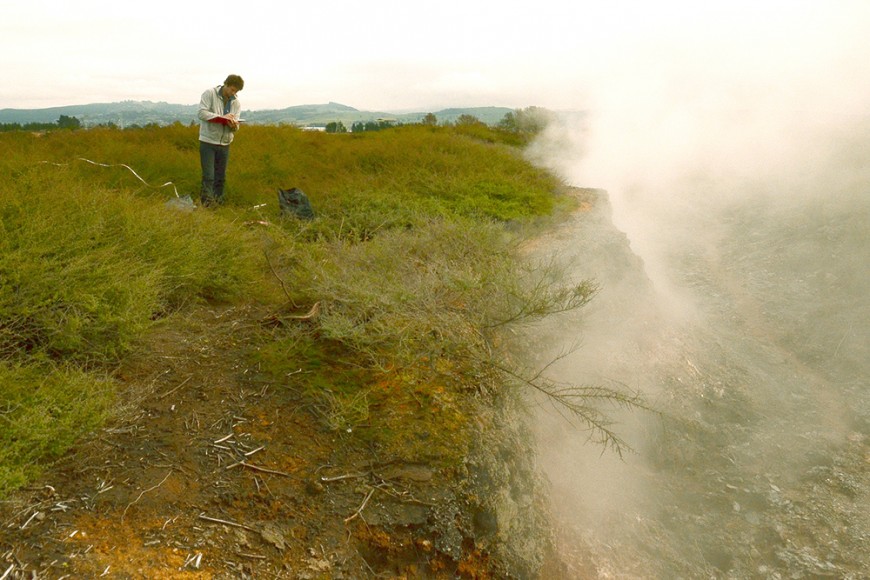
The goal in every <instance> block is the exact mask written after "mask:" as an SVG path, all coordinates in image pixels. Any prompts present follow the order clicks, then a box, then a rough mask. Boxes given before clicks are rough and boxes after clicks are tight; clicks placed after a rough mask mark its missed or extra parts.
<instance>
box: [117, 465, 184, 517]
mask: <svg viewBox="0 0 870 580" xmlns="http://www.w3.org/2000/svg"><path fill="white" fill-rule="evenodd" d="M170 475H172V470H171V469H170V470H169V473H167V474H166V476H165V477H164V478H163V479H162V480H160V483H158V484H157V485H155V486H152V487H149V488H148V489H143V490H142V492H141V493H140V494H139V497H137V498H136V499H135V500H133V501H132V502H130V503H128V504H127V507H125V508H124V513H122V514H121V521H122V522H123V521H124V516H126V515H127V510H128V509H130V506H131V505H133V504H135V503H136V502H138V501H139V500H140V499H142V496H143V495H145V494H146V493H148V492H149V491H154V490H155V489H157V488H158V487H160V486H161V485H163V483H164V482H165V481H166V480H167V479H169V476H170Z"/></svg>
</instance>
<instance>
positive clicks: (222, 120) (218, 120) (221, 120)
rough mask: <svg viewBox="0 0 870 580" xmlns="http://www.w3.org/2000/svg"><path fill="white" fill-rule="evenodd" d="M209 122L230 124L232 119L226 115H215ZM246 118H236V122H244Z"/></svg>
mask: <svg viewBox="0 0 870 580" xmlns="http://www.w3.org/2000/svg"><path fill="white" fill-rule="evenodd" d="M208 122H209V123H220V124H221V125H229V124H230V120H229V119H227V118H226V117H214V118H213V119H209V120H208ZM244 122H245V120H244V119H236V123H244Z"/></svg>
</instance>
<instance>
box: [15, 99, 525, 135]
mask: <svg viewBox="0 0 870 580" xmlns="http://www.w3.org/2000/svg"><path fill="white" fill-rule="evenodd" d="M197 107H198V105H177V104H172V103H164V102H157V103H154V102H151V101H121V102H119V103H93V104H88V105H68V106H64V107H50V108H47V109H0V123H19V124H22V125H24V124H27V123H54V122H56V121H57V120H58V119H59V118H60V116H61V115H66V116H67V117H75V118H77V119H78V120H79V121H81V123H82V125H83V126H85V127H90V126H93V125H100V124H109V123H113V124H115V125H117V126H119V127H129V126H131V125H148V124H151V123H156V124H158V125H169V124H172V123H176V122H179V123H182V124H185V125H188V124H190V123H196V122H198V121H197V118H196V112H197ZM511 111H513V109H510V108H507V107H470V108H452V109H443V110H441V111H421V112H414V113H390V112H386V111H361V110H359V109H355V108H353V107H349V106H347V105H342V104H340V103H327V104H321V105H296V106H293V107H287V108H284V109H265V110H256V111H252V110H244V109H243V110H242V116H243V117H244V118H245V120H246V121H247V122H249V123H254V124H264V125H273V124H280V123H285V124H288V125H299V126H324V125H326V124H327V123H330V122H333V121H341V122H342V123H344V125H345V126H347V127H348V128H350V126H351V125H352V124H353V123H356V122H363V123H365V122H367V121H378V120H380V119H393V120H395V121H397V122H400V123H417V122H419V121H421V120H422V119H423V117H424V116H426V115H427V114H428V113H433V114H434V115H435V117H436V118H437V120H438V122H439V123H445V122H454V121H456V119H457V118H459V116H460V115H472V116H474V117H476V118H478V119H480V120H481V121H483V122H484V123H486V124H488V125H495V124H497V123H498V122H499V121H500V120H501V119H502V118H504V116H505V114H506V113H508V112H511Z"/></svg>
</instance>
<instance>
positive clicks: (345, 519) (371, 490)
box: [344, 487, 376, 523]
mask: <svg viewBox="0 0 870 580" xmlns="http://www.w3.org/2000/svg"><path fill="white" fill-rule="evenodd" d="M375 489H376V488H374V487H373V488H371V489H370V490H369V493H368V495H366V498H365V499H364V500H363V502H362V505H361V506H359V509H358V510H356V512H355V513H354V514H353V515H352V516H349V517H346V518H344V523H348V522H349V521H351V520H352V519H354V518H355V517H357V516H358V515H360V514H361V513H362V511H363V510H364V509H365V508H366V504H368V503H369V500H370V499H371V498H372V495H373V494H374V493H375Z"/></svg>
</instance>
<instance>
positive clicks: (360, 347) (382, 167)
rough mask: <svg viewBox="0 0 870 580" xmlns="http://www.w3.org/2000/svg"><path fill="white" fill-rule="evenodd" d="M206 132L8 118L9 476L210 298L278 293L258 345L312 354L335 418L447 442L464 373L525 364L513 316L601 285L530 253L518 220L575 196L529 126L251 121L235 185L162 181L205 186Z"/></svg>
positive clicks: (85, 415)
mask: <svg viewBox="0 0 870 580" xmlns="http://www.w3.org/2000/svg"><path fill="white" fill-rule="evenodd" d="M196 131H197V129H196V128H195V127H184V126H181V125H175V126H170V127H163V128H157V127H152V128H145V129H137V130H127V131H120V130H117V129H109V128H101V129H93V130H88V131H72V132H70V131H64V132H52V133H48V134H45V135H43V136H38V135H31V134H28V133H21V132H17V133H16V132H12V133H4V134H2V135H0V142H2V147H3V150H4V151H5V154H4V156H3V158H2V159H0V387H2V388H0V423H2V429H0V449H2V450H3V451H2V456H0V457H2V461H0V466H2V467H0V495H2V494H3V493H7V492H8V491H9V490H11V489H14V488H15V487H17V486H20V485H21V484H22V483H24V482H26V481H27V479H28V478H29V477H32V476H33V475H34V474H36V473H38V470H39V468H40V466H41V465H45V464H46V462H50V461H51V460H52V459H53V458H55V457H57V456H58V455H59V454H60V453H62V452H63V451H64V450H65V449H66V448H67V447H68V445H70V444H71V442H73V441H74V440H75V439H76V437H78V436H80V435H81V434H82V433H84V432H87V431H88V430H91V429H93V428H94V427H95V426H97V425H99V424H100V422H101V421H102V420H103V419H104V418H105V417H107V416H108V415H110V414H111V410H112V408H113V396H114V392H115V391H114V388H113V384H114V381H115V380H116V379H115V377H114V376H113V372H114V369H116V368H117V367H118V365H119V363H120V362H121V361H123V360H124V358H125V357H126V356H128V355H129V354H130V353H131V352H133V351H135V349H136V348H137V344H138V342H139V340H140V339H141V338H142V337H143V336H145V335H146V334H147V333H148V331H149V329H150V328H152V326H153V325H154V324H156V323H158V322H161V321H162V322H163V323H166V322H167V321H169V322H171V320H172V317H173V316H175V315H176V313H180V312H183V311H184V310H185V309H188V308H191V307H193V306H195V305H197V304H202V303H217V302H223V303H252V302H253V303H257V304H259V305H262V306H263V307H264V308H266V309H268V310H270V311H271V312H272V314H271V316H269V317H268V321H267V322H264V324H266V323H268V324H269V325H271V326H270V328H271V330H270V331H269V332H268V333H265V334H264V336H265V337H266V338H264V339H263V340H262V341H261V343H260V344H258V346H257V348H255V349H252V352H251V353H250V357H251V358H252V359H255V360H256V361H257V363H258V368H259V369H260V370H261V372H262V373H263V375H264V376H272V377H276V378H279V379H280V378H281V377H286V376H287V374H288V373H290V372H293V371H294V370H295V369H296V368H298V367H299V365H300V361H304V362H303V363H302V364H304V366H305V368H306V370H307V371H308V372H310V373H311V377H310V380H307V381H306V385H307V386H306V387H305V389H306V392H305V393H303V395H304V396H305V397H307V399H308V400H309V401H310V403H311V407H312V408H313V409H315V410H316V411H317V412H318V413H319V415H320V416H321V417H322V419H323V423H324V425H325V426H326V427H327V428H331V429H342V430H354V429H356V428H358V427H367V428H366V429H360V430H359V436H360V437H368V438H370V440H371V442H372V444H373V445H377V446H379V447H380V448H382V449H384V450H386V451H388V452H390V453H392V454H394V455H397V456H403V455H407V456H412V455H413V456H414V457H416V458H419V457H421V454H422V455H423V456H425V457H427V458H429V459H430V460H432V461H436V462H437V461H450V460H451V459H455V458H457V457H458V455H457V454H458V453H461V452H462V449H463V444H461V443H458V442H461V441H462V437H461V433H462V429H463V426H464V425H466V424H467V423H468V422H469V420H470V417H469V416H468V415H467V410H466V409H465V408H464V407H463V405H462V397H465V396H468V394H469V389H470V390H471V391H472V392H477V393H478V394H479V393H486V392H491V391H492V390H493V389H497V388H499V387H501V386H504V385H506V384H510V383H518V382H522V381H517V380H516V376H514V375H513V374H512V371H510V369H513V368H515V367H513V366H512V365H511V363H510V361H509V360H507V358H506V357H507V353H506V350H505V349H503V348H501V346H502V345H503V343H501V342H500V338H499V337H500V336H501V335H502V333H503V331H504V329H505V328H506V327H509V326H510V325H512V324H516V323H518V322H522V321H524V320H529V319H532V318H535V317H540V316H544V315H546V314H547V313H548V312H551V311H553V310H561V309H566V308H575V307H578V306H580V305H582V304H584V303H585V302H586V301H587V300H589V299H590V298H591V296H592V294H593V293H594V290H595V289H594V285H592V284H590V283H582V284H580V285H578V286H575V287H568V288H565V287H562V286H560V285H559V284H558V283H557V281H553V280H551V279H549V278H546V274H545V273H541V272H540V271H535V270H534V269H531V268H527V265H524V264H523V263H522V262H520V261H519V260H518V258H517V253H516V251H515V250H516V244H517V243H518V242H519V241H520V240H521V233H520V232H522V231H524V229H523V227H519V226H529V225H530V224H532V223H534V222H535V220H537V219H541V218H544V217H545V216H550V215H552V214H553V213H554V211H556V210H557V209H558V208H560V207H567V206H568V204H569V203H570V202H569V201H568V199H567V198H565V197H562V196H560V195H559V194H558V193H557V192H558V191H559V189H560V187H561V184H560V183H559V181H558V180H557V179H555V178H554V177H553V176H552V175H550V174H548V173H546V172H544V171H543V170H540V169H537V168H535V167H533V166H532V165H530V164H529V163H527V162H526V161H524V159H523V157H522V154H521V151H520V150H519V149H518V148H517V147H516V145H517V140H518V137H517V134H516V133H515V132H510V131H505V130H497V129H492V128H488V127H486V126H483V125H469V126H456V127H434V126H422V125H420V126H406V127H399V128H396V129H393V130H390V131H379V132H368V133H364V134H326V133H314V132H303V131H300V130H297V129H295V128H292V127H267V126H251V127H246V128H245V129H244V130H242V131H241V132H240V133H239V135H238V137H237V139H236V142H235V144H234V146H233V149H232V154H231V159H230V170H229V180H228V189H227V200H228V203H227V205H225V206H223V207H221V208H219V209H217V210H205V209H201V208H198V209H195V210H192V211H186V210H184V209H183V208H179V207H174V206H171V205H167V203H166V202H167V201H169V200H173V199H175V197H176V192H177V194H178V195H179V196H181V197H184V196H187V195H190V196H191V197H192V198H193V199H197V198H198V181H199V163H198V150H197V140H196V139H197V137H196ZM85 160H90V161H93V162H98V163H100V164H104V165H107V166H109V167H106V166H100V165H94V164H93V163H88V162H87V161H85ZM122 164H123V165H124V166H126V167H124V166H122ZM131 169H132V170H135V172H136V174H138V175H139V176H141V178H142V179H144V181H145V182H147V184H148V185H145V184H144V183H143V182H142V181H140V180H139V179H137V177H136V176H135V175H134V174H133V172H132V171H131ZM170 182H171V183H170ZM167 183H169V185H166V184H167ZM160 186H162V187H160ZM279 187H299V188H301V189H302V190H303V191H305V192H306V193H307V194H308V195H309V197H310V198H311V200H312V202H313V204H314V207H315V210H316V212H317V218H316V219H315V220H313V221H299V220H296V219H293V218H286V217H282V216H281V215H280V212H279V207H278V204H277V188H279ZM314 305H317V309H318V311H319V316H318V317H317V318H316V319H313V320H310V321H308V323H306V324H300V323H298V322H297V321H298V318H294V317H298V316H299V315H300V314H303V313H305V312H307V311H308V309H309V308H311V307H312V306H314ZM421 401H429V402H431V401H436V402H437V404H436V405H424V404H422V403H421ZM433 409H438V410H441V411H443V412H440V411H439V412H437V413H436V412H435V411H433ZM412 420H413V422H414V425H415V426H414V429H415V430H417V431H425V432H426V433H428V434H429V435H428V436H427V439H426V440H425V441H424V440H418V439H414V438H409V437H408V429H409V427H408V422H409V421H412ZM590 426H591V427H593V428H596V429H597V428H598V427H600V426H597V425H595V424H592V425H590ZM604 434H605V435H606V436H605V439H607V437H608V436H609V435H608V433H607V432H606V431H605V432H604ZM400 442H401V443H400ZM611 443H613V441H611Z"/></svg>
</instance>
